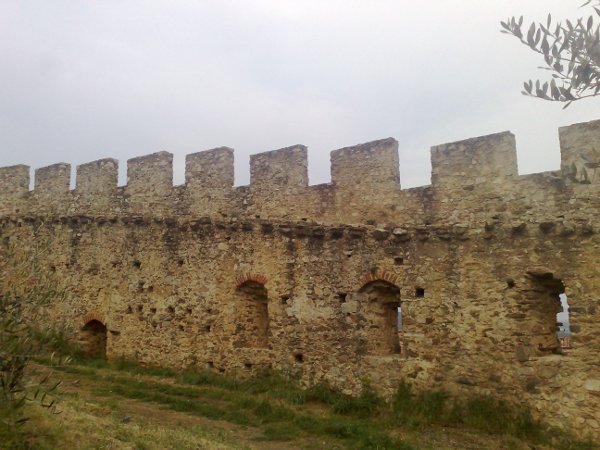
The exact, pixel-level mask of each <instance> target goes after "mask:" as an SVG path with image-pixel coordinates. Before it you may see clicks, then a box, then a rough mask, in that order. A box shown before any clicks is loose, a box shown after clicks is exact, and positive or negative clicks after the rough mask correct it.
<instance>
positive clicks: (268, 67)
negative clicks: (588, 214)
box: [0, 0, 600, 187]
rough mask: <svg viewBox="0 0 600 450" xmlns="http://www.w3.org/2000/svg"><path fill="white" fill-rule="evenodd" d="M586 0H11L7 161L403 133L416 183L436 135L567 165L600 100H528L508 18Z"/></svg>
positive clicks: (314, 147)
mask: <svg viewBox="0 0 600 450" xmlns="http://www.w3.org/2000/svg"><path fill="white" fill-rule="evenodd" d="M580 3H582V1H579V0H561V1H558V0H554V1H553V0H526V1H523V0H503V1H492V0H452V1H450V0H431V1H427V2H415V1H403V0H394V1H392V0H295V1H292V0H214V1H208V0H205V1H203V0H178V1H166V0H164V1H156V0H150V1H149V0H144V1H128V0H118V1H117V0H115V1H112V0H103V1H91V0H90V1H66V0H65V1H60V0H52V1H48V0H39V1H28V0H0V166H7V165H13V164H18V163H24V164H28V165H31V166H32V167H34V168H35V167H41V166H44V165H48V164H52V163H55V162H69V163H71V164H73V165H76V164H81V163H83V162H88V161H92V160H95V159H99V158H104V157H114V158H117V159H119V160H120V163H121V167H120V171H121V178H120V179H121V182H123V181H124V177H123V174H124V173H125V170H126V167H125V166H126V164H125V161H126V160H127V159H128V158H131V157H133V156H139V155H143V154H147V153H152V152H155V151H159V150H168V151H170V152H172V153H174V154H175V182H176V184H179V183H182V182H183V179H184V177H183V170H184V157H185V154H187V153H192V152H196V151H200V150H205V149H209V148H213V147H217V146H222V145H226V146H229V147H233V148H234V149H235V150H236V184H246V183H247V182H248V170H249V169H248V156H249V155H250V154H252V153H258V152H261V151H268V150H273V149H277V148H281V147H285V146H289V145H292V144H297V143H299V144H304V145H307V146H308V147H309V170H310V182H311V184H315V183H322V182H327V181H329V151H331V150H333V149H336V148H340V147H344V146H348V145H354V144H358V143H361V142H366V141H370V140H375V139H380V138H385V137H388V136H393V137H395V138H396V139H398V141H399V142H400V171H401V178H402V185H403V186H405V187H410V186H417V185H422V184H429V176H430V170H431V168H430V164H429V147H431V146H432V145H436V144H441V143H444V142H450V141H455V140H460V139H465V138H469V137H474V136H479V135H484V134H489V133H494V132H499V131H504V130H511V131H512V132H514V133H515V134H516V136H517V146H518V152H519V170H520V173H528V172H539V171H544V170H553V169H557V168H558V167H559V149H558V135H557V128H558V127H559V126H562V125H568V124H571V123H575V122H581V121H588V120H593V119H600V100H595V99H592V100H587V101H586V102H582V103H580V104H573V105H572V106H571V107H570V108H569V109H567V110H566V111H563V110H562V109H561V105H559V104H554V103H548V102H543V101H540V100H536V99H531V98H526V97H524V96H522V95H521V94H520V90H521V85H522V81H523V80H525V79H527V78H530V77H535V76H538V75H540V76H544V75H545V74H544V73H541V72H539V71H537V70H536V67H537V66H538V65H539V64H540V63H541V61H540V60H539V59H537V58H536V56H535V55H534V54H533V53H532V52H530V51H528V50H527V49H526V48H524V47H523V46H522V45H520V44H519V43H518V42H517V41H516V40H515V39H514V38H511V37H509V36H506V35H502V34H500V32H499V29H500V26H499V21H500V20H502V19H506V18H507V17H508V16H510V15H519V14H524V15H525V16H526V20H528V19H538V20H545V18H546V15H547V13H548V12H552V13H553V14H555V15H556V16H557V17H561V16H563V17H564V16H569V17H573V16H577V15H581V14H585V13H586V12H587V11H586V10H579V9H578V6H579V4H580Z"/></svg>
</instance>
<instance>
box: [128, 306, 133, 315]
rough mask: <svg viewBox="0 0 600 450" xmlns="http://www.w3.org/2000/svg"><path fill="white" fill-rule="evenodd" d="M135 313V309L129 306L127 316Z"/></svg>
mask: <svg viewBox="0 0 600 450" xmlns="http://www.w3.org/2000/svg"><path fill="white" fill-rule="evenodd" d="M132 312H133V308H132V307H131V305H129V306H128V307H127V314H131V313H132Z"/></svg>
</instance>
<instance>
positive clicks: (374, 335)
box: [358, 280, 402, 356]
mask: <svg viewBox="0 0 600 450" xmlns="http://www.w3.org/2000/svg"><path fill="white" fill-rule="evenodd" d="M358 298H359V301H360V304H361V306H360V308H361V311H362V328H363V331H364V349H365V353H366V354H368V355H375V356H385V355H394V354H400V353H401V352H402V340H401V335H402V329H401V309H400V308H401V305H400V288H399V287H398V286H396V285H395V284H392V283H390V282H388V281H384V280H375V281H371V282H368V283H366V284H365V285H364V286H363V287H362V288H361V289H360V290H359V292H358Z"/></svg>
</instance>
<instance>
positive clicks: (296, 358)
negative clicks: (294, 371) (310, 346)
mask: <svg viewBox="0 0 600 450" xmlns="http://www.w3.org/2000/svg"><path fill="white" fill-rule="evenodd" d="M294 361H296V362H297V363H300V364H302V363H303V362H304V355H303V354H302V353H294Z"/></svg>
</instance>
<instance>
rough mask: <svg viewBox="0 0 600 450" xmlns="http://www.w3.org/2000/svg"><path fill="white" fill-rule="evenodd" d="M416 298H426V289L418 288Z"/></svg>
mask: <svg viewBox="0 0 600 450" xmlns="http://www.w3.org/2000/svg"><path fill="white" fill-rule="evenodd" d="M415 297H425V289H424V288H416V289H415Z"/></svg>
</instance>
